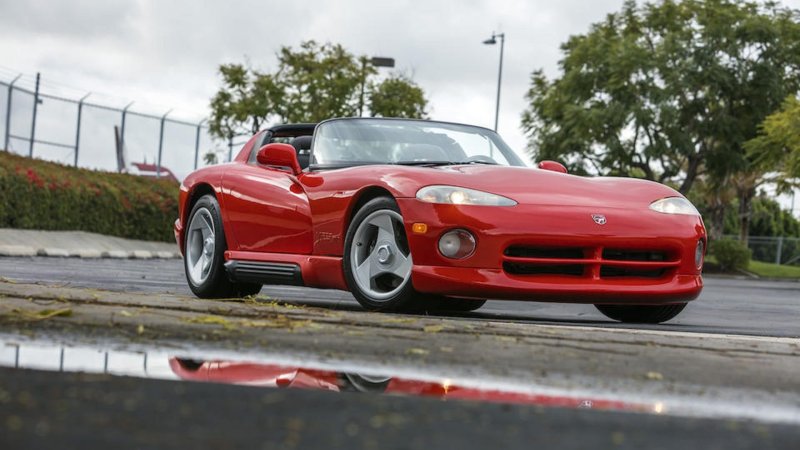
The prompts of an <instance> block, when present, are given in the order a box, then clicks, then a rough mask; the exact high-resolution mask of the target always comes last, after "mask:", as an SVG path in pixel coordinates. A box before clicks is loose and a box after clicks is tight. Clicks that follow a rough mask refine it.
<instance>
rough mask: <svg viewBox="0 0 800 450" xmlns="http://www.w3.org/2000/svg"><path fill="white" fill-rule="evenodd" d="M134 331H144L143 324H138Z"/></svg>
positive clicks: (139, 332)
mask: <svg viewBox="0 0 800 450" xmlns="http://www.w3.org/2000/svg"><path fill="white" fill-rule="evenodd" d="M136 333H138V334H143V333H144V325H142V324H139V326H138V327H137V328H136Z"/></svg>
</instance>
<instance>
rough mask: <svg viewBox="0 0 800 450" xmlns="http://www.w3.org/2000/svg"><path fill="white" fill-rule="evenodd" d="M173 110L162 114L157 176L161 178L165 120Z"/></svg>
mask: <svg viewBox="0 0 800 450" xmlns="http://www.w3.org/2000/svg"><path fill="white" fill-rule="evenodd" d="M171 112H172V110H171V109H170V110H169V111H167V112H165V113H164V115H163V116H161V131H160V133H159V135H158V162H156V178H161V151H162V150H163V149H164V122H165V121H166V120H167V115H168V114H169V113H171Z"/></svg>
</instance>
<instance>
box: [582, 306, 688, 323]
mask: <svg viewBox="0 0 800 450" xmlns="http://www.w3.org/2000/svg"><path fill="white" fill-rule="evenodd" d="M594 306H595V308H597V309H598V310H600V312H601V313H603V314H604V315H605V316H606V317H608V318H609V319H614V320H618V321H620V322H623V323H661V322H666V321H668V320H670V319H673V318H674V317H675V316H677V315H678V314H680V312H681V311H683V308H685V307H686V303H674V304H672V305H658V306H649V305H594Z"/></svg>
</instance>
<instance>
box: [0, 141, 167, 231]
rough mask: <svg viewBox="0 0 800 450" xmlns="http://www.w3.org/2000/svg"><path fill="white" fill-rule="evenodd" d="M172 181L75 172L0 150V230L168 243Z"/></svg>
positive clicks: (58, 165) (84, 171)
mask: <svg viewBox="0 0 800 450" xmlns="http://www.w3.org/2000/svg"><path fill="white" fill-rule="evenodd" d="M177 216H178V186H177V185H175V182H174V181H168V180H156V179H154V178H145V177H139V176H134V175H127V174H118V173H109V172H99V171H93V170H86V169H77V168H73V167H68V166H64V165H61V164H56V163H51V162H46V161H42V160H37V159H30V158H25V157H22V156H18V155H14V154H11V153H8V152H3V151H0V228H27V229H38V230H80V231H90V232H95V233H102V234H107V235H112V236H119V237H125V238H132V239H144V240H157V241H170V240H172V239H174V237H173V234H172V223H173V222H174V220H175V218H176V217H177Z"/></svg>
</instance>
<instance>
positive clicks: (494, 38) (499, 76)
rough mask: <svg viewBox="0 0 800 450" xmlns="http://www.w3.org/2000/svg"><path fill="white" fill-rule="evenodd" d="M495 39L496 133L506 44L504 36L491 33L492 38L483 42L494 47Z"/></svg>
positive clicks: (503, 34)
mask: <svg viewBox="0 0 800 450" xmlns="http://www.w3.org/2000/svg"><path fill="white" fill-rule="evenodd" d="M497 38H500V68H499V69H498V70H497V100H496V102H495V107H494V131H497V123H498V122H499V121H500V85H501V82H502V80H503V48H504V47H505V43H506V34H505V33H499V34H496V33H494V32H492V37H491V38H489V39H486V40H485V41H483V43H484V44H486V45H494V44H496V43H497Z"/></svg>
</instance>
